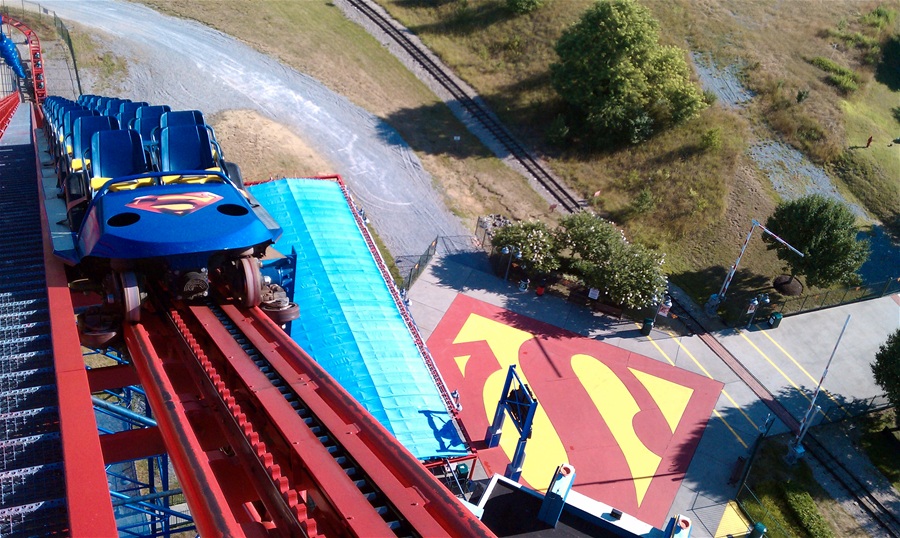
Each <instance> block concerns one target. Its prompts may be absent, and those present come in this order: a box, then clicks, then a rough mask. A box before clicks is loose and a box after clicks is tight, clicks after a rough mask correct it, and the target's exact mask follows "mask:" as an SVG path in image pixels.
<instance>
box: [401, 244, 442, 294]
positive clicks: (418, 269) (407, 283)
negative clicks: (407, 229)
mask: <svg viewBox="0 0 900 538" xmlns="http://www.w3.org/2000/svg"><path fill="white" fill-rule="evenodd" d="M439 239H440V237H435V238H434V241H432V242H431V244H430V245H428V248H427V249H426V250H425V252H423V253H422V255H421V256H419V259H418V260H417V261H416V262H415V263H413V265H412V267H410V268H409V272H408V273H407V274H406V275H404V279H403V289H404V290H405V291H409V288H410V287H412V285H413V282H415V281H416V279H417V278H419V275H421V274H422V271H424V270H425V268H426V267H428V263H429V262H430V261H431V259H432V258H433V257H434V255H435V253H437V246H438V240H439Z"/></svg>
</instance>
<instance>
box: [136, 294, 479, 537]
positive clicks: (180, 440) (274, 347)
mask: <svg viewBox="0 0 900 538" xmlns="http://www.w3.org/2000/svg"><path fill="white" fill-rule="evenodd" d="M157 310H158V311H159V312H161V313H160V314H156V315H151V314H149V313H147V312H146V311H145V313H144V317H145V318H146V319H144V320H143V322H142V325H135V326H131V327H129V328H127V329H126V341H127V342H128V349H129V352H130V353H131V355H132V357H133V359H134V362H135V364H136V365H137V367H138V372H139V374H140V377H141V380H142V382H143V383H144V384H145V387H146V385H147V384H150V385H151V387H150V388H149V389H148V398H150V401H151V407H152V408H153V409H154V414H155V416H156V418H157V419H158V421H159V423H160V430H161V433H162V435H163V438H164V440H165V442H166V448H167V450H168V451H169V454H170V458H171V459H172V461H173V465H175V467H176V470H177V472H178V475H179V478H182V487H183V489H184V490H185V494H186V497H187V499H188V503H189V505H190V506H191V512H192V514H193V515H194V517H195V521H196V522H197V526H198V530H200V532H201V534H204V533H205V532H204V531H206V532H207V533H208V532H209V531H210V530H211V529H218V532H223V529H224V530H225V531H226V534H227V533H229V532H234V533H236V534H257V533H262V534H275V535H290V536H300V535H305V536H316V535H320V534H326V535H335V536H338V535H340V536H437V535H460V536H462V535H465V536H489V535H490V532H489V531H488V530H487V529H486V528H485V527H484V526H483V525H482V524H481V522H480V521H478V519H477V518H475V517H474V516H473V515H472V514H471V513H470V512H469V511H468V510H467V509H466V508H465V507H463V506H462V504H461V503H459V502H458V501H457V499H456V498H455V497H453V496H452V494H451V493H450V492H449V491H448V490H446V488H444V487H443V486H442V485H441V484H440V482H438V481H437V480H436V479H435V478H434V477H433V476H432V475H431V474H430V473H429V472H428V471H427V470H426V469H425V468H424V467H423V466H422V465H421V464H420V463H419V462H418V461H416V460H415V458H414V457H413V456H412V455H411V454H410V453H409V452H408V451H406V449H405V448H403V447H402V445H400V444H399V443H397V441H396V439H394V438H393V436H391V435H390V434H389V433H388V432H387V431H386V430H384V428H383V427H382V426H381V425H380V424H379V423H378V422H377V421H375V419H374V418H372V417H371V415H369V414H368V413H367V412H366V411H365V410H364V409H363V408H362V407H361V406H360V405H359V404H358V403H357V402H356V401H355V400H353V398H352V397H350V396H349V395H348V394H347V393H346V392H345V391H344V390H343V389H342V388H341V387H340V386H339V385H337V384H336V383H335V382H334V381H333V380H332V379H331V378H330V376H328V374H327V373H325V372H324V371H323V370H321V368H320V367H318V365H317V364H316V363H315V362H314V361H313V360H312V359H311V358H309V356H308V355H306V354H305V353H304V352H303V351H302V350H301V349H300V348H299V347H298V346H297V345H296V344H295V343H294V342H293V341H291V340H290V339H289V337H287V335H285V334H284V332H283V331H282V330H281V329H280V328H279V327H278V326H277V325H275V324H274V323H272V322H271V321H270V320H269V319H268V317H267V316H266V315H265V314H264V313H263V312H262V311H260V310H259V309H256V308H254V309H249V310H245V309H239V308H237V307H234V306H227V305H226V306H217V305H215V304H213V303H209V304H207V305H199V306H198V305H184V304H178V303H175V304H173V305H171V306H170V307H165V308H157ZM144 325H146V326H147V328H146V329H145V328H144ZM163 357H164V358H163ZM188 379H190V383H187V380H188ZM198 395H199V396H198ZM200 410H202V411H203V412H202V413H201V411H200ZM201 417H202V418H201ZM210 454H214V456H212V457H211V456H210ZM216 454H217V455H216ZM202 484H210V487H208V488H203V487H202V486H201V485H202Z"/></svg>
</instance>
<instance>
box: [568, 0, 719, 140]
mask: <svg viewBox="0 0 900 538" xmlns="http://www.w3.org/2000/svg"><path fill="white" fill-rule="evenodd" d="M556 53H557V55H558V56H559V60H560V61H559V63H555V64H553V65H551V66H550V79H551V83H552V84H553V87H554V88H555V89H556V91H557V93H558V94H559V95H560V97H562V99H563V100H564V101H565V102H566V103H567V104H568V105H569V107H570V108H571V112H572V114H571V115H570V119H574V118H579V119H580V121H583V124H582V126H583V131H584V132H582V133H581V134H582V135H584V136H586V137H590V138H592V139H595V140H604V141H614V142H619V141H628V142H631V143H637V142H640V141H642V140H644V139H646V138H648V137H649V136H650V135H651V134H653V132H655V131H658V130H659V129H661V128H664V127H666V126H669V125H672V124H677V123H680V122H682V121H684V120H686V119H689V118H691V117H692V116H694V115H695V114H697V112H699V111H700V110H701V109H702V108H703V107H704V106H706V105H705V103H704V100H703V94H702V93H701V92H700V90H699V89H698V88H697V87H696V86H695V85H694V84H693V83H692V82H691V80H690V69H689V68H688V65H687V62H685V59H684V51H683V50H681V49H679V48H678V47H669V46H661V45H659V43H658V34H657V22H656V21H655V20H654V19H653V17H652V16H651V14H650V11H649V10H648V9H647V8H645V7H643V6H641V5H640V4H637V3H636V2H634V1H632V0H610V1H601V2H598V3H596V4H594V5H593V6H592V7H591V8H590V9H588V11H587V12H586V13H585V14H584V15H583V16H582V17H581V20H580V21H579V22H578V23H576V24H575V25H574V26H572V27H571V28H569V29H568V30H566V31H565V32H564V33H563V35H562V36H561V37H560V38H559V41H557V43H556ZM570 123H573V124H574V123H575V122H574V121H571V122H570Z"/></svg>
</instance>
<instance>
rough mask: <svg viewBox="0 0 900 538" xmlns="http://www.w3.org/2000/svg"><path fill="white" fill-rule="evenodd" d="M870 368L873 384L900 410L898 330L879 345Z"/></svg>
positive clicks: (899, 339)
mask: <svg viewBox="0 0 900 538" xmlns="http://www.w3.org/2000/svg"><path fill="white" fill-rule="evenodd" d="M871 366H872V374H874V376H875V382H876V383H878V386H880V387H881V388H882V389H883V390H884V392H885V394H887V397H888V400H889V401H890V402H891V405H893V406H894V407H896V408H897V409H900V329H897V330H896V331H894V332H893V334H891V335H890V336H888V339H887V342H885V343H883V344H881V347H879V348H878V353H876V354H875V362H873V363H872V365H871Z"/></svg>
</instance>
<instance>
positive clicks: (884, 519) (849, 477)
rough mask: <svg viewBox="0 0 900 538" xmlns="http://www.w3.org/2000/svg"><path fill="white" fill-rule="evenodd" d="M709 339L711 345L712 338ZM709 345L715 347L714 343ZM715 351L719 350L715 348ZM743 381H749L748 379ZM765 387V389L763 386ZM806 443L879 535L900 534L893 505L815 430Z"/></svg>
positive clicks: (691, 321)
mask: <svg viewBox="0 0 900 538" xmlns="http://www.w3.org/2000/svg"><path fill="white" fill-rule="evenodd" d="M673 311H675V312H676V313H677V315H678V316H679V317H680V318H682V320H683V321H684V322H685V324H686V325H687V327H688V329H689V330H690V331H691V332H694V333H696V334H698V335H700V336H701V338H703V337H704V336H710V335H709V333H708V332H707V331H706V330H705V329H704V328H703V326H702V325H701V324H700V322H699V321H698V320H697V319H696V318H694V316H693V315H692V314H691V313H690V312H689V311H688V310H687V309H686V308H684V307H682V306H681V305H679V304H677V303H675V306H674V308H673ZM706 343H707V345H709V342H706ZM710 347H711V348H712V346H710ZM713 351H716V350H715V349H713ZM723 360H724V358H723ZM726 362H727V361H726ZM747 374H748V375H750V376H751V377H752V374H750V373H749V372H747ZM738 376H739V377H741V378H742V379H743V378H744V376H742V375H741V374H740V373H738ZM753 380H754V381H755V378H753ZM744 381H745V382H748V380H747V379H745V380H744ZM748 384H749V383H748ZM757 384H758V381H757ZM760 387H762V385H760ZM751 388H752V387H751ZM762 388H763V390H765V388H764V387H762ZM754 392H756V391H754ZM757 395H758V396H759V397H760V398H761V399H763V400H764V401H765V402H766V404H767V405H768V406H769V407H770V408H771V409H772V410H773V411H774V412H775V413H776V415H777V416H778V417H779V418H780V419H781V420H782V422H785V423H786V424H787V426H788V427H789V428H790V429H791V430H792V431H794V432H796V431H797V428H798V427H799V424H798V423H797V421H796V419H794V418H793V416H790V415H789V414H788V416H787V417H785V416H784V415H785V414H787V410H786V409H784V408H783V407H782V406H781V404H780V403H779V402H778V401H777V400H775V399H774V397H771V400H770V401H769V400H767V399H766V398H763V396H762V395H760V394H759V393H757ZM769 396H771V395H769ZM785 419H787V420H785ZM804 445H805V446H806V449H807V453H808V454H809V456H810V457H813V458H815V459H816V460H817V461H818V462H819V463H820V464H821V466H822V468H823V469H825V470H826V471H827V472H828V473H829V474H831V475H832V476H833V477H834V479H835V481H836V482H837V483H838V484H839V485H840V486H841V487H843V488H844V489H845V490H846V491H847V493H848V494H849V495H850V496H851V497H852V498H853V499H854V500H855V501H856V504H857V505H858V506H859V507H860V508H861V509H862V510H863V511H864V512H866V513H867V514H868V515H869V516H870V517H871V518H872V520H873V521H874V522H875V523H876V524H877V525H878V526H879V528H880V530H881V531H883V533H882V534H879V536H893V537H895V538H900V517H898V515H897V514H895V513H894V512H892V511H891V510H890V508H888V507H886V506H884V504H882V502H881V501H879V500H878V498H877V497H876V496H875V495H874V494H873V493H872V492H871V491H869V488H868V487H866V484H865V483H864V482H863V481H862V480H860V479H859V478H858V477H857V476H856V475H854V474H853V473H852V472H851V471H850V470H849V469H848V468H847V466H846V465H844V464H843V463H842V462H841V460H839V459H838V458H837V457H835V455H834V454H832V453H831V451H829V450H828V449H827V448H826V447H825V445H823V444H822V443H821V442H820V441H819V440H818V439H816V437H815V435H813V434H812V433H809V434H808V435H807V436H806V437H805V441H804Z"/></svg>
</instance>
